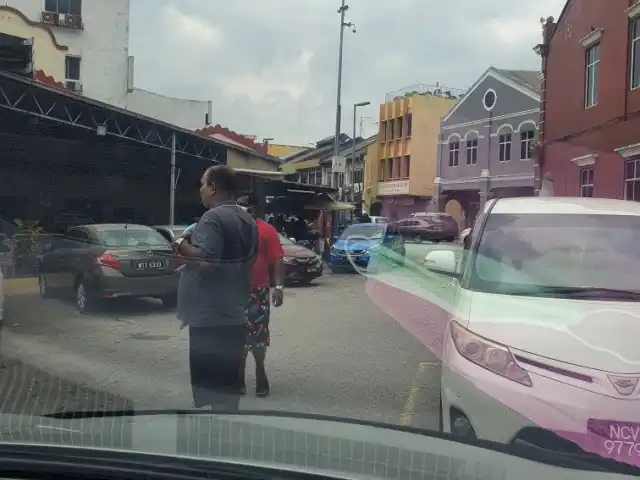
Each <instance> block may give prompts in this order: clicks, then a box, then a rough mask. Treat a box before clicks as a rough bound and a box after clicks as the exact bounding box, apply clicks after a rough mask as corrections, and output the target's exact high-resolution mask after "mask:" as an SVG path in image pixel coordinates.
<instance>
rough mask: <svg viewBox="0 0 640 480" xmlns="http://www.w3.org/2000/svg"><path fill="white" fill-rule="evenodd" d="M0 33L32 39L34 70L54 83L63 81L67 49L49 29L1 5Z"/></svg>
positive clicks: (13, 9)
mask: <svg viewBox="0 0 640 480" xmlns="http://www.w3.org/2000/svg"><path fill="white" fill-rule="evenodd" d="M0 32H1V33H5V34H7V35H13V36H16V37H22V38H32V39H33V63H34V70H42V71H43V72H44V73H45V74H46V75H49V76H51V77H53V78H54V79H55V80H56V81H59V82H62V81H64V79H65V71H64V69H65V57H66V55H67V53H68V50H69V49H68V47H66V46H64V45H60V44H59V43H58V41H57V40H56V37H55V35H54V33H53V31H52V30H51V29H50V28H49V27H47V26H46V25H44V24H42V23H37V22H33V21H31V20H29V19H28V18H27V17H26V16H25V15H24V14H23V13H22V12H20V11H19V10H16V9H15V8H12V7H9V6H6V5H1V6H0Z"/></svg>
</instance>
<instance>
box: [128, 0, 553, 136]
mask: <svg viewBox="0 0 640 480" xmlns="http://www.w3.org/2000/svg"><path fill="white" fill-rule="evenodd" d="M564 1H565V0H535V1H533V0H528V1H523V2H513V1H510V0H484V1H482V2H478V1H477V0H449V1H447V2H430V1H426V0H394V1H389V0H385V1H376V2H374V1H372V0H349V1H348V3H349V7H350V8H349V11H348V14H347V18H346V20H347V21H350V22H354V23H355V24H356V25H357V33H356V34H355V35H353V34H352V33H351V32H350V31H349V30H346V31H345V49H344V76H343V98H342V105H343V112H344V116H343V126H344V131H346V132H348V131H349V130H350V125H351V122H352V118H351V115H352V114H351V108H350V106H351V105H353V103H355V102H360V101H370V102H371V106H370V107H365V108H363V109H361V111H359V112H358V113H359V115H363V116H368V117H374V118H375V117H376V116H377V114H378V107H377V104H379V103H382V102H384V98H385V94H387V93H389V92H392V91H396V90H398V89H400V88H402V87H405V86H407V85H412V84H415V83H425V84H435V83H436V82H440V84H442V85H445V86H448V87H451V88H466V87H469V86H470V85H471V84H473V82H474V81H475V80H476V79H477V78H478V76H480V75H481V74H482V73H483V72H484V71H485V70H486V69H487V67H488V66H490V65H494V66H496V67H498V68H513V69H537V68H539V66H540V59H539V57H537V56H536V55H535V54H534V53H533V51H532V47H533V46H534V45H535V44H536V43H539V41H540V39H541V37H540V35H541V33H540V22H539V20H540V17H546V16H549V15H554V16H556V17H557V16H558V15H559V13H560V10H561V9H562V6H563V4H564ZM339 4H340V2H339V0H274V1H271V2H268V1H266V0H238V1H229V0H132V15H131V17H132V23H131V50H132V54H133V55H135V56H136V67H137V68H136V83H137V84H138V86H140V87H141V88H146V89H149V90H153V91H157V92H159V93H162V94H166V95H173V96H177V97H182V98H195V99H211V100H212V101H213V106H214V107H213V111H214V119H213V120H214V122H215V123H221V124H223V125H226V126H228V127H229V128H232V129H234V130H237V131H242V132H251V133H253V134H256V135H258V136H267V137H275V138H276V141H278V142H283V143H294V142H299V143H301V144H307V143H308V142H312V141H315V140H317V139H319V138H322V137H325V136H328V135H331V134H332V133H333V128H334V120H335V100H336V99H335V95H336V82H337V78H336V70H337V52H338V25H339V19H340V16H339V15H338V13H337V8H338V6H339ZM158 52H161V54H159V53H158Z"/></svg>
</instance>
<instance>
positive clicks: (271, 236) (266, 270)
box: [238, 198, 284, 397]
mask: <svg viewBox="0 0 640 480" xmlns="http://www.w3.org/2000/svg"><path fill="white" fill-rule="evenodd" d="M247 212H249V213H250V214H251V216H252V217H253V218H254V219H255V221H256V226H257V227H258V253H257V257H256V261H255V263H254V264H253V271H252V275H251V292H250V293H249V298H248V300H247V307H246V309H245V317H246V321H247V346H246V349H245V357H244V362H243V364H242V366H241V368H240V371H239V379H238V383H239V389H240V392H241V393H242V394H244V393H246V386H245V369H246V360H247V356H248V354H249V351H251V353H252V354H253V358H254V360H255V363H256V396H258V397H266V396H267V395H269V391H270V388H269V380H268V379H267V371H266V368H265V358H266V355H267V347H268V346H269V345H270V343H271V337H270V335H269V320H270V316H271V302H273V306H274V307H279V306H280V305H282V302H283V300H284V286H283V282H284V266H283V264H282V257H283V256H284V252H283V250H282V243H281V242H280V235H279V234H278V232H277V231H276V229H275V228H274V227H273V226H272V225H270V224H269V223H267V222H265V221H264V220H262V219H260V218H259V216H258V207H257V202H256V200H255V199H253V198H250V199H249V207H248V208H247ZM269 293H271V298H269Z"/></svg>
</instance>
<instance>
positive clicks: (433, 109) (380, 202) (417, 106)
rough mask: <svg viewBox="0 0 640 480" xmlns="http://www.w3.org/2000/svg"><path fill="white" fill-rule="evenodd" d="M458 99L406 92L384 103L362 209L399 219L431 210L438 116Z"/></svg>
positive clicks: (370, 154) (370, 155)
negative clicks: (413, 213)
mask: <svg viewBox="0 0 640 480" xmlns="http://www.w3.org/2000/svg"><path fill="white" fill-rule="evenodd" d="M456 101H457V99H456V98H453V97H452V96H450V95H448V96H445V95H440V96H437V95H432V94H408V95H404V96H396V97H395V98H391V99H389V101H388V102H386V103H383V104H382V105H380V114H379V121H380V123H379V125H380V130H379V133H378V142H377V143H376V144H374V145H372V146H371V147H369V149H368V151H367V156H366V158H365V181H364V184H365V186H364V208H365V209H366V210H368V211H369V214H370V215H383V216H387V217H390V218H391V219H392V220H397V219H399V218H404V217H407V216H409V214H410V213H412V212H423V211H428V210H430V209H432V208H430V204H431V198H432V197H433V196H434V195H435V193H436V188H435V186H434V184H433V181H434V179H435V177H436V171H437V162H438V135H439V133H440V119H441V118H442V117H443V116H444V115H445V114H446V113H447V112H448V111H449V110H451V108H452V107H453V105H454V104H455V103H456Z"/></svg>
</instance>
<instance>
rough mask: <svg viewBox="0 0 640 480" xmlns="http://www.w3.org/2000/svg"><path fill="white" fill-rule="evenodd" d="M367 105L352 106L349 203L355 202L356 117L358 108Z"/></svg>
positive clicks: (363, 103) (357, 104)
mask: <svg viewBox="0 0 640 480" xmlns="http://www.w3.org/2000/svg"><path fill="white" fill-rule="evenodd" d="M367 105H371V102H360V103H354V104H353V140H352V142H353V145H352V147H351V193H350V197H351V203H354V202H355V201H356V193H355V191H354V188H353V187H354V185H355V182H354V177H355V173H356V115H357V110H358V107H366V106H367Z"/></svg>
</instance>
